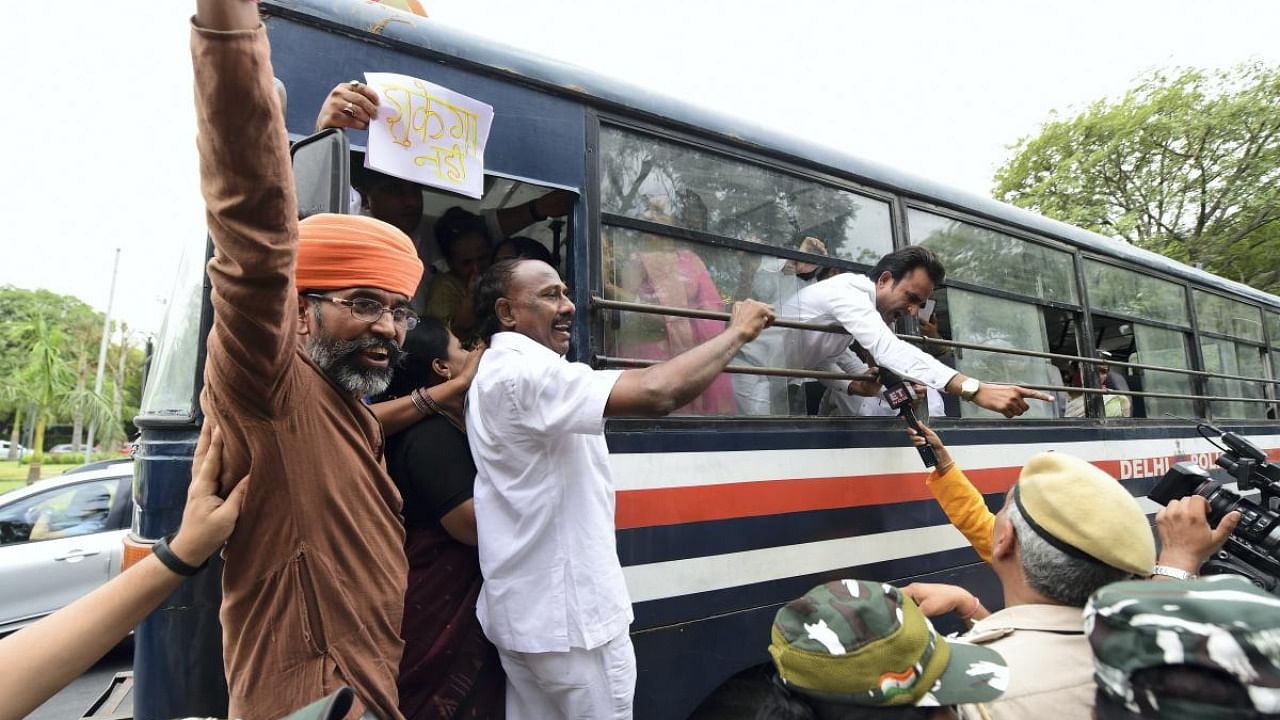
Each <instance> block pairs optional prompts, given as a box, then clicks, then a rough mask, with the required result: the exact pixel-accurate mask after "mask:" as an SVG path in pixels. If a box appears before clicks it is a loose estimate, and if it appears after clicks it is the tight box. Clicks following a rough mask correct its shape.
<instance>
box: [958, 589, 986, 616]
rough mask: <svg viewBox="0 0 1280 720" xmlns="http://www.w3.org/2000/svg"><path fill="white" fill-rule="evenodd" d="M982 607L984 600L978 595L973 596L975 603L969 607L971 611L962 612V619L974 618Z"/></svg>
mask: <svg viewBox="0 0 1280 720" xmlns="http://www.w3.org/2000/svg"><path fill="white" fill-rule="evenodd" d="M981 607H982V601H981V600H979V599H978V596H977V595H974V596H973V605H972V606H971V607H970V608H969V612H964V613H960V619H961V620H966V621H967V620H972V619H973V616H974V615H977V614H978V609H979V608H981Z"/></svg>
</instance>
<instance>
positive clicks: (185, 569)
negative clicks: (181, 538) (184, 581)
mask: <svg viewBox="0 0 1280 720" xmlns="http://www.w3.org/2000/svg"><path fill="white" fill-rule="evenodd" d="M174 534H175V535H176V534H177V533H174ZM172 539H173V535H170V536H169V537H166V538H160V539H159V540H158V541H156V544H155V545H152V546H151V552H153V553H155V554H156V557H158V558H160V562H162V563H164V566H165V567H167V568H169V569H170V570H172V571H174V572H175V573H177V574H179V575H184V576H186V577H191V576H192V575H195V574H196V573H198V572H200V571H201V570H203V569H204V568H205V566H206V565H208V564H209V559H208V558H205V560H204V562H203V563H201V564H200V565H199V566H195V565H188V564H187V563H186V562H184V561H183V560H182V558H180V557H178V556H177V555H175V554H174V552H173V550H171V549H170V548H169V541H170V540H172Z"/></svg>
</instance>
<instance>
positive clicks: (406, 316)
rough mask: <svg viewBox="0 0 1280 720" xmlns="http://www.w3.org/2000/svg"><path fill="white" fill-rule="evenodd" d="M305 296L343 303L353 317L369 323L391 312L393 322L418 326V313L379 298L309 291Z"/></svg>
mask: <svg viewBox="0 0 1280 720" xmlns="http://www.w3.org/2000/svg"><path fill="white" fill-rule="evenodd" d="M303 297H307V298H311V299H313V300H328V301H329V302H331V303H335V304H337V305H342V306H343V307H346V308H347V309H349V310H350V311H351V317H353V318H355V319H357V320H359V321H361V322H367V323H376V322H378V321H379V320H381V319H382V314H383V313H391V322H394V323H395V324H396V325H401V326H403V327H404V329H406V330H412V329H414V328H416V327H418V315H417V314H416V313H414V312H413V311H412V310H410V309H409V308H407V307H395V308H392V307H387V306H386V305H383V304H382V303H380V302H378V301H377V300H370V299H369V298H356V299H355V300H347V299H344V298H336V297H329V296H328V295H321V294H320V293H307V294H305V295H303Z"/></svg>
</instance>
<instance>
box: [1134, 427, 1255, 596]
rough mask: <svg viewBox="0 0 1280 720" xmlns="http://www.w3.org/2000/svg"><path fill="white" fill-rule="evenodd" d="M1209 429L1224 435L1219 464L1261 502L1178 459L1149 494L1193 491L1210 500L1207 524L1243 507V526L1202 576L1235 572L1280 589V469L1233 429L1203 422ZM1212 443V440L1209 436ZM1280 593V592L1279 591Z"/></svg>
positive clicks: (1163, 500)
mask: <svg viewBox="0 0 1280 720" xmlns="http://www.w3.org/2000/svg"><path fill="white" fill-rule="evenodd" d="M1204 428H1209V429H1211V430H1213V431H1214V432H1216V433H1218V434H1219V435H1221V438H1222V442H1223V443H1224V444H1225V445H1226V447H1222V446H1221V445H1218V444H1217V443H1216V442H1214V445H1218V448H1219V449H1220V450H1222V454H1221V455H1219V456H1218V460H1217V463H1218V465H1219V466H1220V467H1222V468H1223V469H1225V470H1226V471H1227V472H1228V473H1229V474H1230V475H1231V477H1232V478H1233V479H1234V480H1235V481H1236V487H1237V488H1239V490H1241V491H1244V492H1248V491H1250V490H1255V489H1256V490H1257V491H1258V502H1254V501H1253V500H1250V499H1249V498H1246V497H1244V496H1242V495H1240V494H1239V493H1237V492H1233V491H1231V490H1229V489H1227V488H1226V487H1225V486H1224V484H1223V483H1221V482H1219V481H1217V480H1214V479H1213V478H1212V477H1210V475H1209V472H1208V471H1207V470H1205V469H1204V468H1202V467H1200V466H1199V465H1197V464H1196V463H1193V462H1180V463H1177V464H1176V465H1174V466H1173V468H1172V469H1171V470H1169V472H1167V473H1165V474H1164V477H1163V478H1161V479H1160V482H1158V483H1156V486H1155V487H1154V488H1152V489H1151V492H1150V493H1148V494H1147V497H1149V498H1151V499H1152V500H1154V501H1156V502H1158V503H1160V504H1161V505H1168V504H1169V502H1170V501H1172V500H1177V499H1179V498H1184V497H1186V496H1188V495H1191V494H1195V495H1199V496H1200V497H1202V498H1204V499H1205V500H1206V501H1208V503H1209V524H1210V525H1213V526H1215V527H1216V526H1217V524H1218V523H1219V522H1221V521H1222V518H1224V517H1226V515H1227V513H1230V512H1231V511H1232V510H1239V511H1240V515H1241V517H1240V524H1239V525H1237V526H1236V529H1235V531H1234V532H1232V533H1231V537H1230V538H1228V539H1227V542H1226V544H1225V545H1223V547H1222V550H1220V551H1218V553H1217V555H1215V556H1214V557H1212V558H1210V559H1209V560H1208V561H1207V562H1205V564H1204V566H1203V567H1202V568H1201V569H1200V572H1201V574H1203V575H1221V574H1226V573H1232V574H1235V575H1243V576H1244V577H1246V578H1248V579H1249V581H1250V582H1252V583H1253V584H1254V585H1257V586H1258V587H1260V588H1262V589H1264V590H1266V591H1267V592H1271V593H1277V586H1280V512H1277V505H1278V504H1280V467H1277V466H1275V465H1272V464H1271V463H1269V462H1267V455H1266V453H1264V452H1263V451H1262V449H1261V448H1259V447H1258V446H1257V445H1254V444H1253V443H1251V442H1249V441H1248V440H1246V439H1245V438H1243V437H1241V436H1239V435H1237V434H1235V433H1230V432H1223V431H1221V430H1219V429H1218V428H1216V427H1213V426H1212V425H1209V424H1207V423H1201V424H1200V425H1199V426H1198V429H1199V430H1200V432H1201V435H1204V431H1203V429H1204ZM1205 438H1206V439H1207V440H1209V441H1210V442H1213V439H1212V438H1209V437H1208V436H1205ZM1277 594H1280V593H1277Z"/></svg>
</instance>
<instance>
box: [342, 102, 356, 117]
mask: <svg viewBox="0 0 1280 720" xmlns="http://www.w3.org/2000/svg"><path fill="white" fill-rule="evenodd" d="M342 112H343V113H345V114H346V115H349V116H351V117H355V116H356V106H355V105H352V104H351V103H349V102H348V103H347V104H346V106H345V107H343V108H342Z"/></svg>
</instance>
